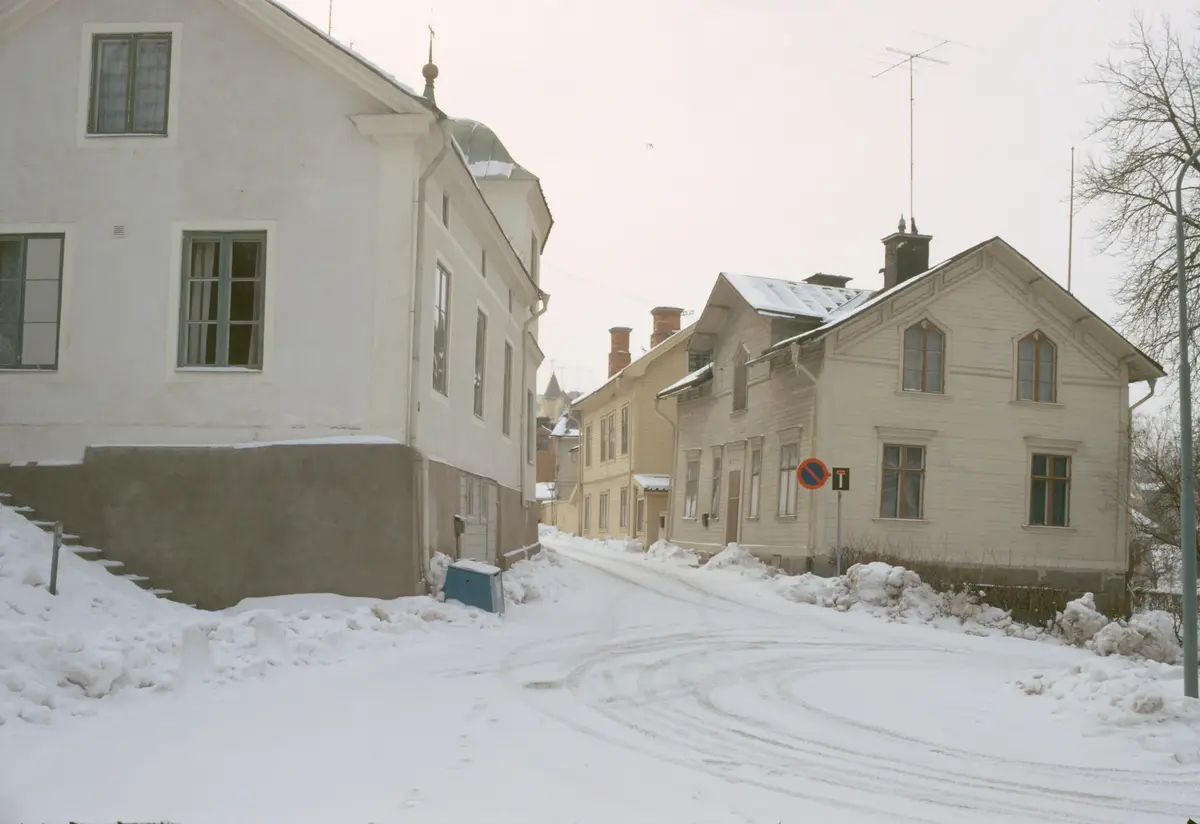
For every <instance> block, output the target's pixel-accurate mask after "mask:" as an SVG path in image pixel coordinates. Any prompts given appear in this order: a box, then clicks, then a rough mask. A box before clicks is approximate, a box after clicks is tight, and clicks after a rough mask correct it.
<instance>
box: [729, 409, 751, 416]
mask: <svg viewBox="0 0 1200 824" xmlns="http://www.w3.org/2000/svg"><path fill="white" fill-rule="evenodd" d="M747 411H749V410H746V409H735V410H733V411H732V412H730V413H729V417H731V418H740V417H743V416H744V415H745V414H746V412H747Z"/></svg>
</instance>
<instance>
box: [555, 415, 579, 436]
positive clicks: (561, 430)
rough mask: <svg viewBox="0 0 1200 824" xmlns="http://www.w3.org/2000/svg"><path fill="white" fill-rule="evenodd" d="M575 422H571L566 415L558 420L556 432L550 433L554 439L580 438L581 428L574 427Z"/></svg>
mask: <svg viewBox="0 0 1200 824" xmlns="http://www.w3.org/2000/svg"><path fill="white" fill-rule="evenodd" d="M573 423H575V421H573V420H571V419H570V418H569V417H567V416H566V415H563V416H561V417H560V418H559V419H558V423H556V424H554V431H553V432H551V433H550V435H551V437H554V438H578V437H579V426H578V425H576V426H572V425H571V424H573Z"/></svg>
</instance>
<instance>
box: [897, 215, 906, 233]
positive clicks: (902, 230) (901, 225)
mask: <svg viewBox="0 0 1200 824" xmlns="http://www.w3.org/2000/svg"><path fill="white" fill-rule="evenodd" d="M896 231H897V232H899V233H900V234H904V233H905V232H906V231H908V226H906V225H905V222H904V215H900V223H899V224H898V225H897V226H896Z"/></svg>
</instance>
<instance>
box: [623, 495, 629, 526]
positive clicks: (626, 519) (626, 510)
mask: <svg viewBox="0 0 1200 824" xmlns="http://www.w3.org/2000/svg"><path fill="white" fill-rule="evenodd" d="M628 526H629V487H627V486H623V487H621V529H625V528H626V527H628Z"/></svg>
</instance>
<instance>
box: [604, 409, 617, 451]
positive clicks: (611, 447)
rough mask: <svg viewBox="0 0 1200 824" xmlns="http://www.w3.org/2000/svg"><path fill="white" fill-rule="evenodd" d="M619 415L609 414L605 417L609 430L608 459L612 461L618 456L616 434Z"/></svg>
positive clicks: (605, 424)
mask: <svg viewBox="0 0 1200 824" xmlns="http://www.w3.org/2000/svg"><path fill="white" fill-rule="evenodd" d="M616 420H617V416H616V415H615V414H613V415H609V416H608V417H607V418H605V419H604V426H605V428H606V429H607V430H608V459H609V460H610V461H611V460H612V459H613V458H615V457H617V439H616V436H615V434H614V433H615V431H616V429H615V427H616Z"/></svg>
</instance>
